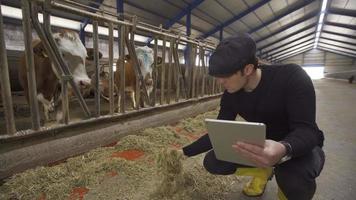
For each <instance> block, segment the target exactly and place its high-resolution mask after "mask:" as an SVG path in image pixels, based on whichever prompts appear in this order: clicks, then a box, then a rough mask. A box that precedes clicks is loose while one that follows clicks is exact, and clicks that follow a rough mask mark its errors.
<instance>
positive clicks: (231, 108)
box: [183, 64, 324, 157]
mask: <svg viewBox="0 0 356 200" xmlns="http://www.w3.org/2000/svg"><path fill="white" fill-rule="evenodd" d="M261 70H262V78H261V81H260V83H259V84H258V86H257V87H256V88H255V89H254V90H253V91H252V92H245V91H244V90H243V89H241V90H240V91H237V92H235V93H231V94H230V93H228V92H227V91H225V92H224V94H223V96H222V98H221V102H220V111H219V115H218V119H224V120H235V118H236V116H237V115H240V116H241V117H242V118H244V119H245V120H246V121H250V122H262V123H264V124H266V137H267V139H271V140H275V141H280V140H284V141H286V142H289V143H290V144H291V146H292V149H293V152H292V156H293V157H297V156H301V155H303V154H305V153H307V152H310V151H311V150H312V149H313V148H314V147H315V146H317V145H318V146H320V147H322V146H323V141H324V136H323V132H322V131H320V130H319V128H318V126H317V124H316V122H315V91H314V87H313V83H312V81H311V79H310V77H309V76H308V75H307V74H306V72H305V71H304V70H303V69H302V68H301V67H300V66H298V65H295V64H288V65H265V66H261ZM211 148H212V145H211V142H210V139H209V136H208V134H206V135H204V136H202V137H201V138H199V139H198V140H197V141H195V142H193V143H192V144H190V145H188V146H186V147H184V148H183V151H184V154H185V155H187V156H194V155H197V154H200V153H203V152H206V151H208V150H210V149H211Z"/></svg>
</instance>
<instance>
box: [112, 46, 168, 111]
mask: <svg viewBox="0 0 356 200" xmlns="http://www.w3.org/2000/svg"><path fill="white" fill-rule="evenodd" d="M135 51H136V55H137V58H138V62H139V63H140V69H141V73H142V76H143V79H144V84H145V86H146V89H147V92H148V97H150V96H151V94H152V91H153V79H152V64H153V50H152V49H151V48H149V47H148V46H144V47H137V48H135ZM160 61H162V60H158V62H160ZM119 62H120V59H119V60H118V61H117V64H116V66H117V67H118V66H119ZM124 66H125V92H126V93H129V97H130V99H131V101H132V106H133V108H136V101H135V88H136V74H135V69H134V61H133V60H132V59H131V58H130V56H129V55H126V56H125V65H124ZM114 77H115V85H116V87H117V88H120V71H119V70H116V72H115V73H114ZM118 105H120V98H119V101H118Z"/></svg>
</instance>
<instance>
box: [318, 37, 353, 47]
mask: <svg viewBox="0 0 356 200" xmlns="http://www.w3.org/2000/svg"><path fill="white" fill-rule="evenodd" d="M320 39H324V40H330V41H333V42H340V43H343V44H347V45H351V46H355V47H356V43H352V42H346V41H342V40H336V39H332V38H328V37H320Z"/></svg>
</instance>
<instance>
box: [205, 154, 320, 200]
mask: <svg viewBox="0 0 356 200" xmlns="http://www.w3.org/2000/svg"><path fill="white" fill-rule="evenodd" d="M324 161H325V155H324V151H323V150H322V149H321V148H320V147H315V148H314V149H313V151H312V152H310V153H309V154H307V155H304V156H301V157H297V158H293V159H291V160H289V161H287V162H285V163H282V164H280V165H277V166H276V167H275V168H274V173H275V175H276V180H277V184H278V186H279V187H280V188H281V189H282V191H283V193H284V195H285V196H286V197H287V198H288V200H309V199H312V198H313V196H314V193H315V190H316V183H315V178H316V177H318V176H319V174H320V172H321V170H322V169H323V166H324ZM204 167H205V169H206V170H207V171H209V172H210V173H212V174H219V175H229V174H233V173H235V172H236V169H237V168H239V167H246V166H242V165H239V164H235V163H230V162H225V161H220V160H217V159H216V157H215V153H214V151H212V150H211V151H209V152H208V153H207V154H206V155H205V158H204Z"/></svg>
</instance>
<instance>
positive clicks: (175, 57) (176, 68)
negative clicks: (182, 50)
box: [173, 40, 182, 102]
mask: <svg viewBox="0 0 356 200" xmlns="http://www.w3.org/2000/svg"><path fill="white" fill-rule="evenodd" d="M178 44H179V41H177V40H174V46H173V61H174V65H173V66H174V72H175V77H176V79H175V85H176V95H175V101H176V102H178V101H179V98H180V88H181V87H180V83H181V76H182V73H181V72H180V64H179V55H178Z"/></svg>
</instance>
